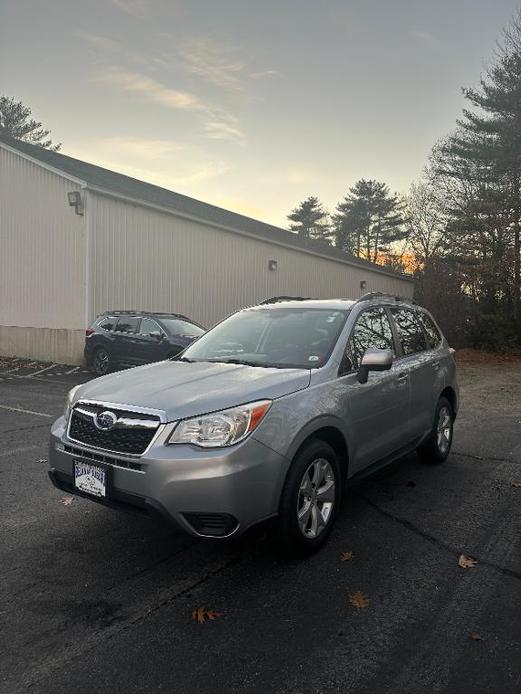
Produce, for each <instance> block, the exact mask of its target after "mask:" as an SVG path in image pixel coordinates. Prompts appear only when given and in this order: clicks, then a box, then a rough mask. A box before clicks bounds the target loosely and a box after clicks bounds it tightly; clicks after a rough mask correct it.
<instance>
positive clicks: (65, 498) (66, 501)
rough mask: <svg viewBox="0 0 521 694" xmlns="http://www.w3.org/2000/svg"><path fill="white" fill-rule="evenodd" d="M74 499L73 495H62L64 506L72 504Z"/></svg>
mask: <svg viewBox="0 0 521 694" xmlns="http://www.w3.org/2000/svg"><path fill="white" fill-rule="evenodd" d="M73 499H74V497H73V496H62V498H61V503H62V504H63V505H64V506H70V505H71V504H72V500H73Z"/></svg>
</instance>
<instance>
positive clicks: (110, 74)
mask: <svg viewBox="0 0 521 694" xmlns="http://www.w3.org/2000/svg"><path fill="white" fill-rule="evenodd" d="M97 81H98V82H104V83H106V84H110V85H112V86H114V87H116V88H118V89H120V90H121V91H126V92H135V93H137V94H141V95H142V96H145V97H147V98H148V99H149V100H150V101H154V102H155V103H158V104H162V105H163V106H168V107H169V108H175V109H184V110H195V111H207V110H208V108H207V106H205V104H204V103H203V102H201V101H200V99H199V98H198V97H197V96H195V94H191V93H190V92H185V91H179V90H177V89H171V88H170V87H166V86H165V85H164V84H162V83H161V82H158V81H156V80H154V79H152V78H151V77H147V76H146V75H142V74H140V73H137V72H129V71H128V70H125V69H123V68H117V67H113V68H110V69H109V70H108V71H106V72H105V73H104V74H103V75H99V76H98V78H97Z"/></svg>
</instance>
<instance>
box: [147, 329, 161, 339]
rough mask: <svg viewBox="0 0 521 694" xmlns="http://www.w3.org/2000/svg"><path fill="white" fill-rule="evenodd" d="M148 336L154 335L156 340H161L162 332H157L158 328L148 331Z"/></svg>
mask: <svg viewBox="0 0 521 694" xmlns="http://www.w3.org/2000/svg"><path fill="white" fill-rule="evenodd" d="M148 334H149V335H150V337H155V338H156V340H162V339H163V333H162V332H159V330H153V331H152V332H151V333H148Z"/></svg>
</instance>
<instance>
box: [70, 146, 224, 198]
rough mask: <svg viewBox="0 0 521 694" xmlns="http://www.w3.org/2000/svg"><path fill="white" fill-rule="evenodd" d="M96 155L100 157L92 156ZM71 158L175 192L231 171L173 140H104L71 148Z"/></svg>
mask: <svg viewBox="0 0 521 694" xmlns="http://www.w3.org/2000/svg"><path fill="white" fill-rule="evenodd" d="M93 152H97V153H98V154H97V155H95V156H93ZM174 152H175V154H174ZM68 154H70V155H72V156H75V157H78V158H79V159H82V160H84V161H90V162H92V163H94V164H97V165H98V166H103V167H105V168H108V169H112V170H114V171H119V172H121V173H124V174H125V175H127V176H132V177H134V178H137V179H140V180H142V181H147V182H149V183H153V184H155V185H158V186H162V187H164V188H169V189H173V190H176V189H179V188H189V187H190V186H192V185H194V184H199V183H202V182H204V181H208V180H211V179H213V178H217V177H219V176H223V175H224V174H225V173H227V172H228V170H229V167H228V166H227V165H226V164H225V163H223V162H220V161H214V160H208V159H207V158H206V157H205V155H204V153H201V152H200V151H198V150H195V149H190V148H187V147H185V146H183V145H181V144H179V143H177V142H175V141H172V140H161V139H151V138H139V137H130V138H129V137H120V136H114V137H105V138H102V139H101V140H89V141H88V142H84V143H82V144H80V146H79V147H76V148H74V147H73V148H69V150H68ZM194 192H195V193H196V194H197V190H195V191H194Z"/></svg>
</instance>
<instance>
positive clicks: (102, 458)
mask: <svg viewBox="0 0 521 694" xmlns="http://www.w3.org/2000/svg"><path fill="white" fill-rule="evenodd" d="M63 450H64V452H65V453H69V455H74V456H76V457H78V458H88V459H89V460H93V461H95V462H96V463H105V465H112V467H121V468H124V469H125V470H135V471H136V472H143V471H144V469H145V466H144V465H141V463H135V462H133V461H131V460H122V459H121V458H113V457H112V456H110V455H103V454H101V453H93V452H92V451H86V450H84V449H83V448H76V446H67V445H64V446H63Z"/></svg>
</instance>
